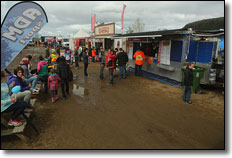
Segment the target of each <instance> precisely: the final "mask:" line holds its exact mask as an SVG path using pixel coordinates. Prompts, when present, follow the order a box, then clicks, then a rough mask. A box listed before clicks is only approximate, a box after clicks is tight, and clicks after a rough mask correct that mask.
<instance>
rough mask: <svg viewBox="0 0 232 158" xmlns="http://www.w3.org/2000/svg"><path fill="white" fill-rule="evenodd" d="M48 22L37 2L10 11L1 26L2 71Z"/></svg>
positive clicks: (17, 5) (16, 5) (24, 4)
mask: <svg viewBox="0 0 232 158" xmlns="http://www.w3.org/2000/svg"><path fill="white" fill-rule="evenodd" d="M47 22H48V19H47V16H46V13H45V11H44V10H43V8H42V7H41V6H40V5H38V4H37V3H35V2H20V3H17V4H15V5H14V6H13V7H11V8H10V9H9V11H8V12H7V15H6V16H5V18H4V20H3V23H2V26H1V69H5V68H6V67H7V66H8V65H9V64H10V63H11V62H12V61H13V60H14V58H15V57H16V56H17V55H18V54H19V53H20V51H22V49H23V48H24V47H25V46H27V44H28V43H29V41H30V40H31V39H32V38H33V37H34V36H35V35H36V34H37V33H38V32H39V31H40V30H41V28H42V27H43V26H44V25H45V24H46V23H47Z"/></svg>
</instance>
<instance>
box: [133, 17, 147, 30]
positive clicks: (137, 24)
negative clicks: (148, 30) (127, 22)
mask: <svg viewBox="0 0 232 158" xmlns="http://www.w3.org/2000/svg"><path fill="white" fill-rule="evenodd" d="M144 26H145V24H144V23H143V22H142V21H141V19H140V18H137V19H136V20H135V23H134V24H133V25H132V27H133V31H134V32H142V31H143V30H144Z"/></svg>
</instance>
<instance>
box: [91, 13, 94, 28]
mask: <svg viewBox="0 0 232 158" xmlns="http://www.w3.org/2000/svg"><path fill="white" fill-rule="evenodd" d="M91 30H92V31H94V28H93V16H91Z"/></svg>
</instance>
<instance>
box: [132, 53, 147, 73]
mask: <svg viewBox="0 0 232 158" xmlns="http://www.w3.org/2000/svg"><path fill="white" fill-rule="evenodd" d="M134 58H135V76H140V75H141V69H142V66H143V60H144V59H145V56H144V53H143V51H141V50H137V51H136V52H135V54H134Z"/></svg>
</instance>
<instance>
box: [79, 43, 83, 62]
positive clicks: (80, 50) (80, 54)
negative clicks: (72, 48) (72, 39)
mask: <svg viewBox="0 0 232 158" xmlns="http://www.w3.org/2000/svg"><path fill="white" fill-rule="evenodd" d="M82 51H83V50H82V47H81V46H79V48H78V55H79V59H80V61H81V57H82Z"/></svg>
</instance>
